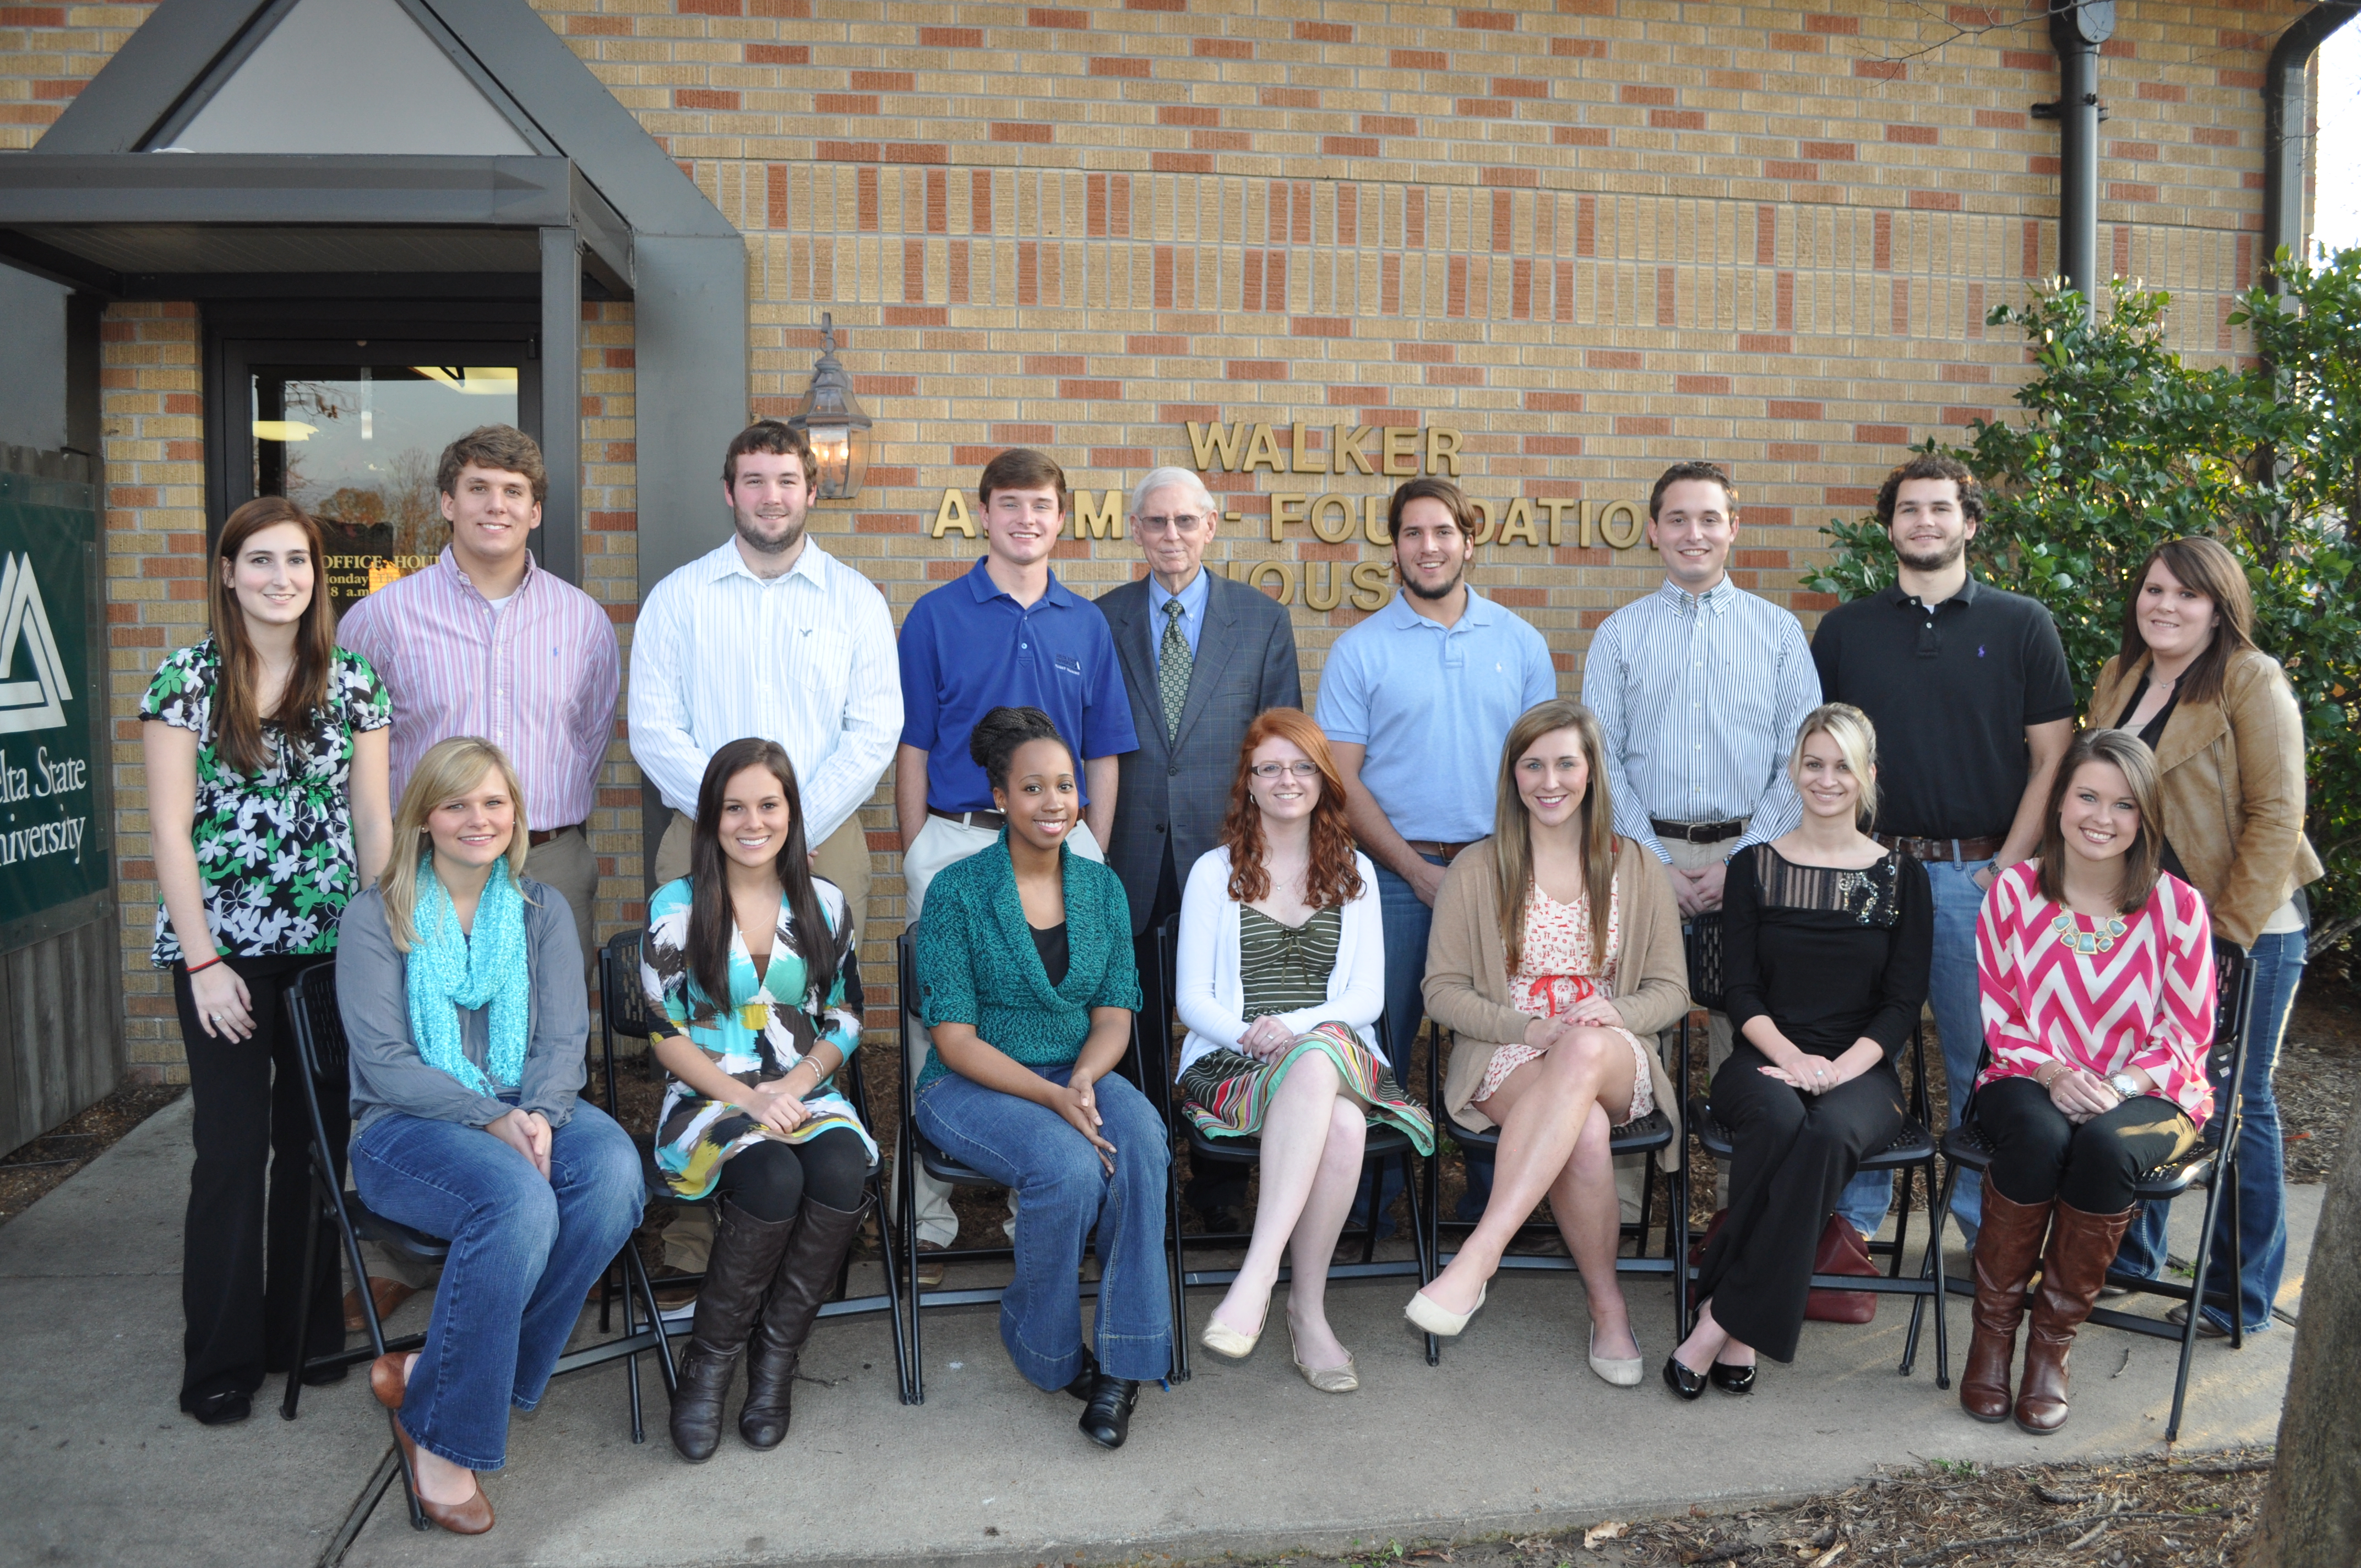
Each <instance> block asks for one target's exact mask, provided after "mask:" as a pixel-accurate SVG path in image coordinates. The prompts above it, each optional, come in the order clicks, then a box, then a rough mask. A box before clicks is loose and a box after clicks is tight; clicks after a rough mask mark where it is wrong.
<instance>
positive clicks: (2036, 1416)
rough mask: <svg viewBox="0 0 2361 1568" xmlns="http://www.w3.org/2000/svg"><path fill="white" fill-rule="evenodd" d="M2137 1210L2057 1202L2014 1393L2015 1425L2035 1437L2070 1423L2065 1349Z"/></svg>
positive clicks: (2096, 1295) (2094, 1299) (2096, 1294)
mask: <svg viewBox="0 0 2361 1568" xmlns="http://www.w3.org/2000/svg"><path fill="white" fill-rule="evenodd" d="M2138 1212H2139V1206H2138V1205H2137V1204H2134V1205H2133V1206H2132V1207H2130V1208H2128V1209H2126V1210H2125V1211H2124V1212H2122V1213H2120V1214H2085V1213H2084V1212H2082V1211H2081V1210H2080V1209H2076V1208H2072V1207H2070V1206H2069V1205H2067V1204H2064V1203H2060V1204H2059V1205H2058V1223H2056V1224H2055V1225H2054V1226H2052V1227H2051V1228H2050V1233H2049V1250H2048V1252H2047V1253H2045V1254H2043V1255H2042V1258H2041V1288H2039V1289H2037V1290H2036V1291H2035V1292H2034V1295H2033V1327H2032V1328H2031V1330H2030V1331H2028V1332H2026V1336H2025V1381H2024V1383H2023V1384H2022V1385H2021V1386H2020V1387H2019V1388H2018V1390H2017V1396H2016V1424H2017V1425H2018V1426H2020V1427H2022V1428H2023V1429H2025V1430H2026V1431H2029V1432H2031V1433H2033V1434H2034V1435H2035V1436H2036V1437H2042V1436H2046V1435H2048V1433H2050V1432H2053V1431H2057V1430H2058V1429H2059V1427H2062V1426H2064V1425H2065V1424H2066V1354H2067V1352H2068V1351H2070V1350H2071V1349H2072V1348H2073V1345H2074V1331H2075V1330H2077V1329H2079V1328H2081V1326H2082V1322H2083V1320H2084V1319H2086V1318H2088V1317H2089V1316H2090V1315H2091V1309H2092V1307H2093V1306H2095V1305H2097V1304H2098V1300H2099V1287H2100V1286H2102V1285H2103V1284H2105V1283H2106V1282H2107V1265H2108V1264H2110V1263H2112V1262H2114V1257H2115V1247H2116V1245H2117V1244H2118V1243H2120V1242H2121V1241H2122V1240H2123V1239H2124V1227H2125V1226H2126V1225H2128V1224H2130V1223H2131V1221H2132V1216H2133V1215H2134V1214H2136V1213H2138Z"/></svg>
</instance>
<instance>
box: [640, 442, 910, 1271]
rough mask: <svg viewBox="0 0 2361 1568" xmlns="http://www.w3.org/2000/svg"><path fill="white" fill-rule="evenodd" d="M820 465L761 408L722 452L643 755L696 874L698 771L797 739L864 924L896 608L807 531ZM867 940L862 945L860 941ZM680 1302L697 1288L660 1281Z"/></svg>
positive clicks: (825, 835) (670, 601)
mask: <svg viewBox="0 0 2361 1568" xmlns="http://www.w3.org/2000/svg"><path fill="white" fill-rule="evenodd" d="M817 477H818V476H817V470H816V466H815V464H814V462H813V460H812V454H811V448H810V446H809V445H808V444H807V443H806V442H805V440H804V437H803V434H802V433H801V432H799V431H795V430H790V429H789V428H787V426H785V425H784V424H781V423H780V422H777V421H775V420H759V421H757V422H754V423H753V424H752V425H750V426H748V427H747V428H746V429H745V430H742V431H741V432H739V433H738V434H737V435H736V436H735V437H733V438H732V439H731V441H730V447H729V450H728V452H727V453H726V454H725V455H723V457H722V460H721V493H722V497H723V499H725V500H727V501H728V502H729V504H730V518H731V523H732V528H731V534H730V538H729V539H727V540H726V541H724V542H723V543H721V544H720V545H719V547H717V548H716V549H714V550H712V551H709V552H708V553H707V554H703V555H700V556H698V557H697V559H696V560H694V561H691V562H690V563H689V564H688V565H686V566H683V567H681V568H680V569H679V570H678V571H675V572H674V573H672V574H671V575H670V576H667V577H665V578H664V581H663V582H661V583H658V584H657V585H656V586H655V590H654V591H653V593H651V594H649V595H648V598H647V602H646V603H645V604H643V605H642V606H641V607H640V618H639V620H638V623H637V624H636V626H635V627H634V628H633V630H632V632H631V696H630V702H631V757H632V759H633V760H634V761H635V762H638V763H639V764H640V771H641V772H642V773H645V774H646V775H647V777H648V779H649V780H650V782H652V783H653V784H654V785H655V786H656V790H657V792H658V793H659V794H661V795H663V796H664V804H665V805H666V806H671V807H672V810H673V817H672V822H671V825H670V826H669V827H667V828H665V829H664V839H663V842H662V843H661V844H660V845H659V846H658V847H657V849H656V853H655V867H654V870H655V880H656V882H657V883H658V884H662V883H667V882H671V881H673V880H675V878H679V877H684V876H686V875H687V874H688V840H689V828H690V824H691V822H692V820H693V819H694V817H695V815H696V812H697V786H698V784H701V783H702V782H703V781H704V778H705V764H706V762H707V761H708V759H710V758H711V757H712V755H713V753H714V752H716V751H719V750H720V749H721V748H722V747H723V746H725V745H727V744H729V743H730V741H732V740H738V739H740V738H741V737H743V736H749V735H759V736H761V737H763V739H764V740H775V741H777V742H778V743H779V744H780V745H781V746H782V747H784V748H785V751H786V753H787V760H788V761H789V762H793V763H794V764H795V769H796V789H797V792H798V793H799V794H800V795H802V796H803V803H804V841H805V842H806V843H807V845H809V846H810V848H811V851H812V870H813V872H815V873H816V874H818V875H819V876H823V877H826V878H827V879H828V880H829V881H830V882H832V883H836V885H837V886H838V887H839V888H840V889H842V890H843V893H844V903H845V907H846V909H848V910H849V911H851V917H852V925H853V931H854V940H855V941H856V942H858V941H859V939H860V938H859V933H860V928H861V927H862V925H863V924H864V923H866V921H867V918H868V913H869V843H868V840H867V839H865V838H864V837H863V836H862V828H861V807H862V804H863V803H864V802H866V801H867V800H868V799H869V797H870V796H871V795H873V794H874V793H876V789H877V781H878V779H879V778H880V777H881V776H882V775H883V774H884V772H885V768H886V764H887V763H889V762H892V761H893V757H894V748H895V744H896V742H897V741H899V740H900V739H901V734H902V681H901V664H900V662H899V660H898V659H897V658H896V657H895V649H894V617H893V614H892V612H891V611H889V610H888V609H886V608H885V596H884V595H883V594H881V593H879V592H878V591H877V587H876V585H875V584H873V583H872V582H870V580H869V579H868V578H866V577H864V576H862V575H861V574H860V573H858V572H856V571H854V570H853V569H852V568H851V567H850V566H847V565H844V563H842V562H841V561H839V560H838V559H836V557H834V556H833V555H830V554H829V553H828V552H827V551H825V550H823V549H821V548H820V547H819V545H818V543H816V542H814V541H813V540H812V539H811V538H810V537H809V536H808V535H807V534H806V532H804V524H805V520H806V518H807V515H808V513H809V512H810V510H811V503H812V500H813V499H814V488H813V487H814V483H815V481H816V479H817ZM856 950H857V948H856ZM712 1236H713V1225H712V1221H711V1220H710V1219H709V1218H708V1216H707V1214H706V1213H705V1212H704V1211H703V1210H701V1209H693V1210H689V1211H686V1212H683V1213H682V1215H681V1216H680V1217H679V1218H678V1219H675V1221H674V1222H673V1223H672V1224H671V1225H670V1226H668V1227H667V1228H666V1230H665V1232H664V1269H663V1270H661V1271H659V1272H660V1276H661V1277H671V1276H674V1275H677V1274H701V1273H703V1272H704V1271H705V1263H706V1257H707V1255H708V1249H709V1247H710V1245H711V1242H712ZM657 1299H659V1300H660V1301H662V1302H663V1303H664V1307H665V1310H666V1316H667V1317H671V1316H673V1315H674V1314H675V1313H676V1312H679V1311H685V1310H688V1308H689V1306H690V1304H691V1303H693V1301H694V1299H695V1298H694V1297H693V1296H692V1295H690V1294H689V1292H688V1290H687V1288H686V1287H682V1286H665V1285H663V1284H662V1283H660V1284H659V1287H658V1291H657Z"/></svg>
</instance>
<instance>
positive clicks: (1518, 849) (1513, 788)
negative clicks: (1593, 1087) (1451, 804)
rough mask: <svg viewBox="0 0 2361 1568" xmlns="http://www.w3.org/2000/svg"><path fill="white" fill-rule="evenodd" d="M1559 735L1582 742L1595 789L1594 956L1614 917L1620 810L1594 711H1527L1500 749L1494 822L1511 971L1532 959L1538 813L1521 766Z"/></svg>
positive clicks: (1556, 704)
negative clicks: (1530, 897)
mask: <svg viewBox="0 0 2361 1568" xmlns="http://www.w3.org/2000/svg"><path fill="white" fill-rule="evenodd" d="M1560 729H1571V730H1573V731H1574V732H1575V733H1576V734H1577V735H1579V736H1580V737H1582V760H1583V761H1584V762H1586V763H1587V765H1588V767H1589V770H1590V782H1589V783H1588V784H1585V785H1584V786H1583V794H1582V812H1581V822H1582V884H1583V888H1584V891H1585V892H1587V894H1589V896H1590V950H1591V951H1592V952H1593V953H1594V954H1597V955H1599V956H1600V957H1604V956H1605V954H1606V952H1607V913H1608V904H1609V899H1610V897H1611V894H1610V892H1609V889H1610V887H1611V886H1612V884H1613V883H1614V880H1615V803H1614V801H1613V799H1612V798H1611V797H1610V796H1609V795H1608V792H1607V737H1606V735H1605V733H1604V732H1603V731H1602V730H1601V729H1599V728H1598V718H1596V717H1594V716H1593V715H1592V713H1591V711H1590V709H1588V708H1587V707H1583V706H1582V704H1580V703H1578V702H1576V701H1575V700H1574V698H1572V697H1570V696H1554V697H1552V698H1550V700H1549V701H1547V702H1544V703H1538V704H1536V705H1535V706H1533V707H1529V708H1527V709H1526V710H1525V711H1524V713H1523V714H1522V715H1521V716H1520V717H1519V718H1518V719H1517V721H1516V723H1514V724H1512V725H1510V727H1509V739H1508V740H1507V742H1506V743H1505V744H1504V745H1502V746H1501V748H1500V784H1499V797H1498V800H1497V802H1496V804H1495V806H1494V808H1493V815H1492V873H1493V894H1494V896H1495V897H1496V898H1497V899H1498V901H1499V917H1500V943H1501V946H1502V947H1504V948H1507V949H1508V958H1509V972H1510V974H1512V975H1513V974H1515V973H1516V972H1517V966H1518V965H1519V964H1521V963H1522V962H1523V961H1524V956H1525V897H1526V895H1527V894H1530V893H1531V892H1532V886H1533V835H1532V813H1531V812H1530V811H1527V810H1526V809H1525V797H1524V796H1523V795H1521V794H1519V793H1518V790H1517V763H1518V762H1519V760H1520V759H1521V758H1522V757H1523V756H1524V754H1525V753H1526V751H1530V750H1531V749H1532V745H1533V743H1534V742H1535V741H1537V740H1540V739H1541V738H1542V737H1543V736H1544V735H1550V734H1554V733H1555V732H1557V731H1558V730H1560Z"/></svg>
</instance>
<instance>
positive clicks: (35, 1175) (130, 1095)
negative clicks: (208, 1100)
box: [0, 1083, 189, 1225]
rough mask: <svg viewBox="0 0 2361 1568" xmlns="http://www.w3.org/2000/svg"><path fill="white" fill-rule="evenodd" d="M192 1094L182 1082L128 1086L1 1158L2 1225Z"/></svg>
mask: <svg viewBox="0 0 2361 1568" xmlns="http://www.w3.org/2000/svg"><path fill="white" fill-rule="evenodd" d="M188 1091H189V1090H188V1085H186V1084H182V1083H170V1084H148V1083H133V1084H126V1085H125V1086H124V1087H122V1088H121V1089H118V1090H116V1091H115V1092H114V1093H112V1094H110V1095H108V1096H107V1097H106V1098H105V1099H104V1100H102V1101H100V1102H98V1103H97V1104H95V1105H93V1106H92V1107H91V1108H90V1109H89V1110H87V1111H84V1112H82V1113H81V1114H80V1115H78V1116H74V1117H71V1118H70V1119H68V1120H67V1121H66V1122H65V1123H64V1124H62V1125H60V1126H59V1127H57V1128H55V1129H53V1130H51V1131H49V1132H47V1133H44V1134H42V1135H40V1136H39V1137H38V1138H35V1139H34V1140H33V1141H32V1142H31V1143H29V1144H27V1145H26V1146H24V1147H22V1148H20V1149H16V1150H12V1151H11V1152H10V1153H8V1154H7V1155H5V1156H0V1225H5V1224H6V1223H8V1222H9V1221H10V1220H13V1219H15V1218H16V1216H17V1215H19V1214H21V1213H23V1212H25V1211H26V1210H27V1209H29V1208H31V1207H32V1205H33V1201H34V1200H36V1199H38V1198H39V1197H40V1196H41V1195H42V1194H44V1193H46V1192H48V1191H49V1190H50V1189H51V1188H53V1187H55V1186H57V1185H58V1183H60V1182H61V1181H63V1180H64V1179H66V1178H67V1177H69V1176H71V1175H72V1174H73V1173H74V1172H75V1171H77V1170H80V1169H81V1168H82V1167H83V1166H86V1165H88V1164H89V1163H90V1162H91V1161H92V1160H93V1159H96V1158H97V1157H99V1156H100V1155H102V1154H104V1153H105V1152H106V1151H107V1150H108V1149H110V1148H112V1147H114V1146H115V1139H117V1138H119V1137H121V1136H123V1135H124V1134H126V1133H127V1132H129V1131H130V1130H131V1129H132V1128H134V1127H136V1126H137V1125H138V1124H140V1123H142V1122H144V1121H146V1120H147V1119H148V1117H150V1116H152V1115H154V1114H155V1113H157V1112H159V1111H161V1110H162V1109H163V1108H164V1107H165V1106H167V1105H170V1103H172V1102H173V1101H175V1100H178V1099H179V1098H180V1097H181V1095H183V1094H186V1093H187V1092H188Z"/></svg>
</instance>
